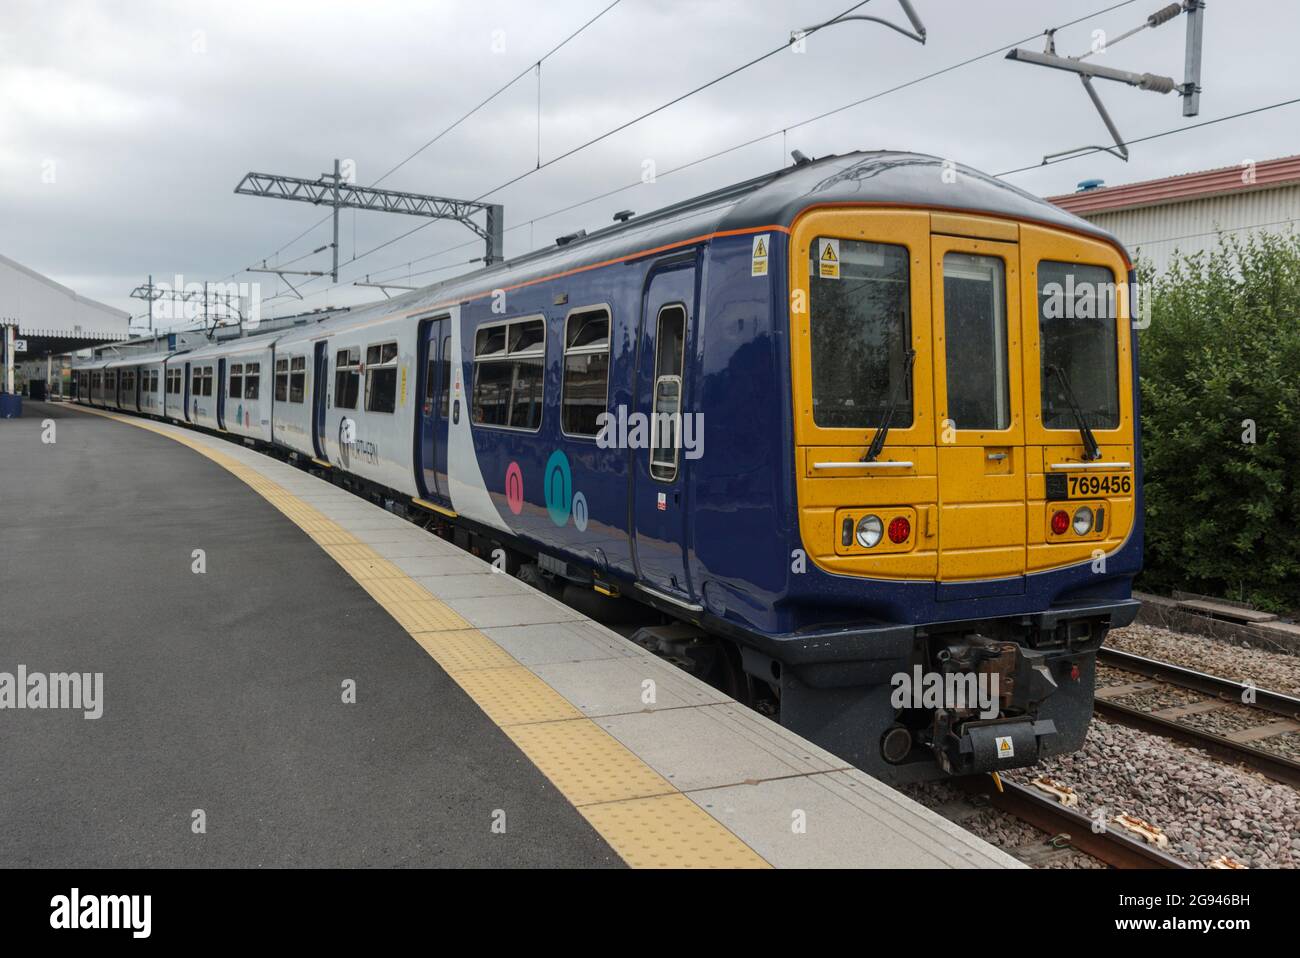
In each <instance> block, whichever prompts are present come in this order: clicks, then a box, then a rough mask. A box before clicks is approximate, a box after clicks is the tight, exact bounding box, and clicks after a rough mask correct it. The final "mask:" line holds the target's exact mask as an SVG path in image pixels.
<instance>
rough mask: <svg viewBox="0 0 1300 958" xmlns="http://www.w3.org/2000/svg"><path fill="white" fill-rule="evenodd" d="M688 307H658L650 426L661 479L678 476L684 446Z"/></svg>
mask: <svg viewBox="0 0 1300 958" xmlns="http://www.w3.org/2000/svg"><path fill="white" fill-rule="evenodd" d="M685 334H686V310H685V308H684V307H682V306H681V305H676V304H675V305H672V306H665V307H664V308H663V309H661V310H659V322H658V329H657V331H656V333H655V342H656V344H657V345H656V347H655V387H654V405H653V412H654V415H653V417H652V421H651V426H650V437H651V446H650V475H651V477H652V478H654V479H658V480H659V481H660V482H672V481H673V480H674V479H676V478H677V457H678V453H679V452H680V449H681V438H680V437H681V428H682V420H681V401H682V360H683V357H684V355H685V342H684V337H685Z"/></svg>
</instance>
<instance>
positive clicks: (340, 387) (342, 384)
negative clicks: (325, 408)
mask: <svg viewBox="0 0 1300 958" xmlns="http://www.w3.org/2000/svg"><path fill="white" fill-rule="evenodd" d="M360 388H361V347H360V346H349V347H348V348H346V349H340V350H339V351H338V352H336V353H335V354H334V406H335V408H336V409H356V408H357V393H358V392H359V391H360Z"/></svg>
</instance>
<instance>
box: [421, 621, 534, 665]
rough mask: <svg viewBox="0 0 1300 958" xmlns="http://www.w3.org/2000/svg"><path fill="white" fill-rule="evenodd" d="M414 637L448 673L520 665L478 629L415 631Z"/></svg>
mask: <svg viewBox="0 0 1300 958" xmlns="http://www.w3.org/2000/svg"><path fill="white" fill-rule="evenodd" d="M411 637H412V638H414V639H415V641H416V642H419V643H420V647H421V648H423V649H424V651H426V652H428V653H429V655H431V656H433V659H434V661H436V662H437V663H438V664H439V665H441V666H442V667H443V669H445V670H446V671H447V672H461V671H464V670H465V669H506V668H513V667H516V666H518V665H519V663H518V662H517V661H516V660H515V659H514V658H513V657H512V656H511V655H510V654H509V653H507V652H506V651H505V650H504V649H503V648H501V646H499V645H497V644H496V643H495V642H493V641H492V640H491V639H489V638H488V637H487V636H485V635H484V634H483V633H482V632H480V631H478V630H477V629H454V630H449V631H446V632H413V633H411Z"/></svg>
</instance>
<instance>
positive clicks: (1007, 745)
mask: <svg viewBox="0 0 1300 958" xmlns="http://www.w3.org/2000/svg"><path fill="white" fill-rule="evenodd" d="M1010 747H1011V743H1010V742H1009V741H1007V740H1006V739H1003V741H1002V751H1004V752H1005V751H1006V750H1007V749H1009V748H1010Z"/></svg>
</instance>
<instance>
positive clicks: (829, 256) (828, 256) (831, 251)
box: [822, 243, 835, 261]
mask: <svg viewBox="0 0 1300 958" xmlns="http://www.w3.org/2000/svg"><path fill="white" fill-rule="evenodd" d="M822 259H824V260H830V261H834V260H835V247H834V246H832V245H831V244H830V243H827V244H826V248H825V249H824V250H822Z"/></svg>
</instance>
